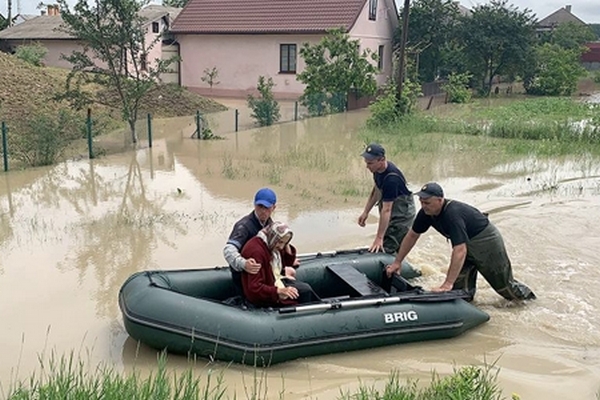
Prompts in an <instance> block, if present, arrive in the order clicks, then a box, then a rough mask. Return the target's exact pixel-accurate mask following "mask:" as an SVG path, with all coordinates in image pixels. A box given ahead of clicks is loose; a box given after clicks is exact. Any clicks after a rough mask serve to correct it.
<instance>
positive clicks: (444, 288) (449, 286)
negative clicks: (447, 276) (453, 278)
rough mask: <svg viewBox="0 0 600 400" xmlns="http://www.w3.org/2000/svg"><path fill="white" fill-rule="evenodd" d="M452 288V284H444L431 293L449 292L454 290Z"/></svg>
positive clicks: (433, 289)
mask: <svg viewBox="0 0 600 400" xmlns="http://www.w3.org/2000/svg"><path fill="white" fill-rule="evenodd" d="M452 286H453V285H452V284H451V283H447V282H444V283H443V284H442V286H439V287H436V288H432V289H431V291H432V292H447V291H449V290H452Z"/></svg>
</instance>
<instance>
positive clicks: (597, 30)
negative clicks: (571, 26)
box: [588, 24, 600, 40]
mask: <svg viewBox="0 0 600 400" xmlns="http://www.w3.org/2000/svg"><path fill="white" fill-rule="evenodd" d="M588 26H589V27H590V29H591V30H592V32H594V34H595V35H596V39H594V40H600V24H589V25H588Z"/></svg>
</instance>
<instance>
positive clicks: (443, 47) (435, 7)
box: [395, 0, 459, 82]
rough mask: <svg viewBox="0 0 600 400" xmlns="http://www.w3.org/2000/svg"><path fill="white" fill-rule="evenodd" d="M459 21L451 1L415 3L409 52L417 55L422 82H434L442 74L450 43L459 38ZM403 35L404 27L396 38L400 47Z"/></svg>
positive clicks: (409, 38)
mask: <svg viewBox="0 0 600 400" xmlns="http://www.w3.org/2000/svg"><path fill="white" fill-rule="evenodd" d="M458 19H459V11H458V6H457V5H456V3H455V2H454V1H452V0H416V1H415V2H414V4H413V5H412V7H411V9H410V20H409V21H410V22H409V23H410V29H409V30H408V47H409V50H408V53H409V54H411V53H412V54H414V55H415V56H416V58H417V60H418V65H417V69H418V78H419V80H420V81H421V82H431V81H433V80H435V79H436V78H437V77H438V76H439V75H440V72H441V69H443V68H444V60H445V58H446V52H447V51H448V48H449V47H448V43H449V42H451V41H453V40H454V38H455V36H456V29H455V28H454V27H455V26H456V25H457V24H458ZM401 35H402V26H400V27H399V28H398V30H397V32H396V35H395V43H396V44H397V45H398V44H399V41H400V37H401ZM396 47H397V46H396ZM442 74H443V73H442Z"/></svg>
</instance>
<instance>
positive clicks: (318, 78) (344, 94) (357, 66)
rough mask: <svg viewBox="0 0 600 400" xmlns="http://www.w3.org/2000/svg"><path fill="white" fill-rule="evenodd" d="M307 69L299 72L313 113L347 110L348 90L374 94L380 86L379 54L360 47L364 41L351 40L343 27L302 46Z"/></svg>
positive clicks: (359, 94)
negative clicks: (378, 74)
mask: <svg viewBox="0 0 600 400" xmlns="http://www.w3.org/2000/svg"><path fill="white" fill-rule="evenodd" d="M300 56H301V57H302V58H303V59H304V63H305V65H306V66H305V68H304V71H302V72H301V73H299V74H298V75H297V79H298V81H300V82H302V83H304V84H305V85H306V88H305V89H304V93H303V95H302V97H301V102H302V104H303V105H304V106H305V107H306V108H308V111H309V113H310V114H311V115H323V114H328V113H336V112H341V111H345V110H346V108H347V105H346V103H347V99H348V94H349V93H351V92H353V93H356V94H357V95H358V96H371V95H373V94H375V91H376V90H377V82H376V81H375V74H376V73H377V68H376V66H375V65H374V64H373V63H372V62H371V61H376V60H377V55H376V54H374V53H372V52H371V50H369V49H365V50H363V51H362V52H361V51H360V42H359V41H358V40H351V39H350V36H349V35H348V34H347V33H345V32H344V31H343V30H342V29H333V30H330V31H328V34H327V35H325V36H324V37H323V38H322V39H321V41H320V42H319V43H317V44H314V45H311V44H309V43H305V44H304V45H303V46H302V48H301V49H300Z"/></svg>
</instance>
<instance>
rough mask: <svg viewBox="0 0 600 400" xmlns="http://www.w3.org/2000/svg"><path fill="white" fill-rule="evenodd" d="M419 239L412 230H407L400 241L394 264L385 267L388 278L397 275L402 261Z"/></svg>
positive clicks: (418, 235)
mask: <svg viewBox="0 0 600 400" xmlns="http://www.w3.org/2000/svg"><path fill="white" fill-rule="evenodd" d="M420 237H421V235H420V234H418V233H417V232H415V231H413V230H412V228H411V229H409V231H408V233H407V234H406V235H405V236H404V239H402V243H401V244H400V248H399V249H398V254H396V258H395V259H394V262H393V263H391V264H390V265H388V266H387V267H385V272H386V274H387V276H388V277H391V276H392V274H397V273H398V271H400V267H401V265H402V261H404V259H405V258H406V256H407V255H408V253H410V251H411V250H412V248H413V247H415V244H416V243H417V240H419V238H420Z"/></svg>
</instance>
